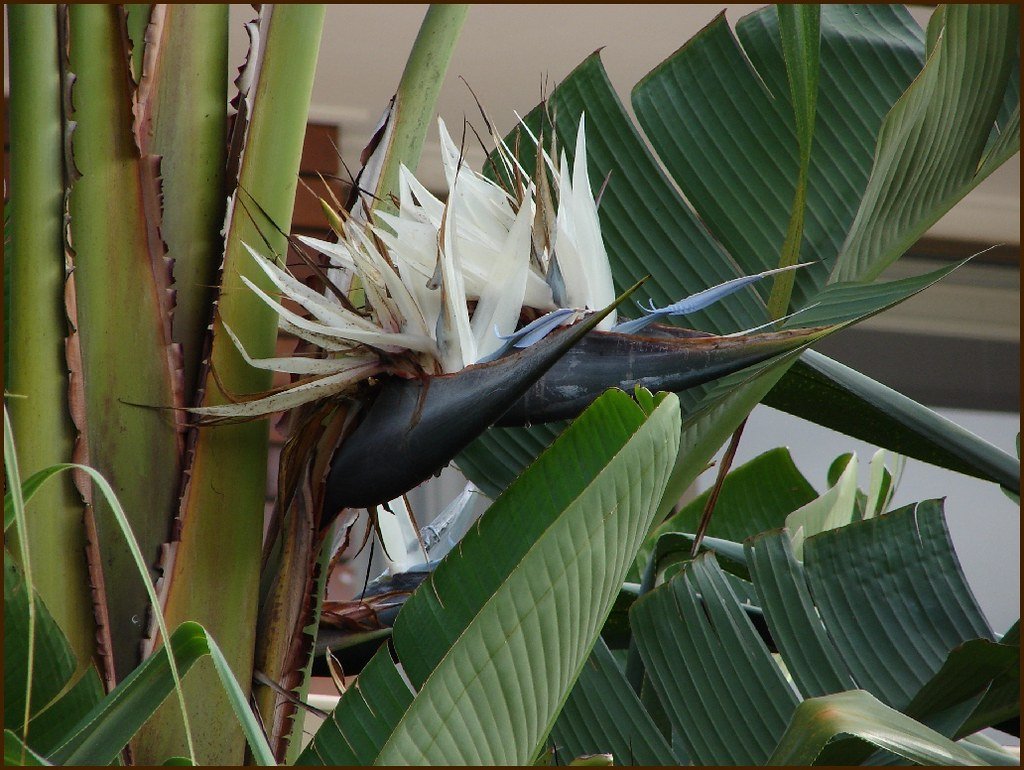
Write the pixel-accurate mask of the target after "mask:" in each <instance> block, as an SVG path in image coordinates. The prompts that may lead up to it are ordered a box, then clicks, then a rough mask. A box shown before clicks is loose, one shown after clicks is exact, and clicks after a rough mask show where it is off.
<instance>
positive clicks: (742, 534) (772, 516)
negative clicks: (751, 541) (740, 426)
mask: <svg viewBox="0 0 1024 770" xmlns="http://www.w3.org/2000/svg"><path fill="white" fill-rule="evenodd" d="M766 478H768V479H771V480H772V482H771V483H770V484H766V483H765V479H766ZM710 494H711V490H707V491H706V492H704V493H703V494H701V495H699V496H698V497H697V498H696V499H694V500H692V501H691V502H689V503H687V504H686V505H685V506H684V507H683V508H682V510H680V511H679V513H677V514H675V515H673V516H672V517H671V518H670V519H667V520H666V521H664V522H663V523H662V524H661V525H659V526H658V528H657V529H656V530H655V531H654V532H653V533H652V534H651V536H650V537H649V538H648V539H647V542H646V543H645V544H644V547H643V548H641V550H640V554H639V555H638V556H637V563H638V564H641V563H642V562H641V559H643V557H644V555H645V554H647V553H650V551H651V546H652V544H653V542H654V541H655V540H656V539H657V538H658V537H659V536H661V535H662V534H664V533H666V532H696V531H697V525H698V524H699V523H700V518H701V514H702V513H703V512H704V506H705V505H706V504H707V499H708V496H709V495H710ZM817 494H818V493H817V492H816V491H815V490H814V487H812V486H811V484H810V482H808V481H807V479H806V478H804V475H803V474H802V473H800V470H799V469H798V468H797V467H796V465H795V464H794V463H793V458H792V456H791V455H790V453H789V450H788V449H786V448H785V447H779V448H778V449H771V450H769V451H767V452H765V453H764V454H761V455H758V456H757V457H755V458H754V459H753V460H750V461H749V462H746V463H744V464H743V465H741V466H739V467H738V468H736V469H735V470H733V471H732V472H730V473H729V475H728V476H726V477H725V482H724V483H723V484H722V489H721V492H720V493H719V496H718V500H717V501H716V502H715V511H714V515H713V516H712V517H711V523H710V524H709V525H708V529H707V534H708V535H709V536H711V537H717V538H721V539H723V540H732V541H734V542H737V543H739V542H742V541H743V540H745V539H746V538H748V537H751V536H752V535H756V534H757V533H759V532H764V531H765V530H769V529H775V528H777V527H781V526H783V525H784V524H785V521H786V516H787V515H789V514H790V513H792V512H793V511H795V510H796V509H797V508H799V507H800V506H802V505H804V504H806V503H809V502H810V501H811V500H813V499H815V498H816V497H817Z"/></svg>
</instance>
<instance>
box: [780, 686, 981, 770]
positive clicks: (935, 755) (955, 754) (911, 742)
mask: <svg viewBox="0 0 1024 770" xmlns="http://www.w3.org/2000/svg"><path fill="white" fill-rule="evenodd" d="M837 735H852V736H856V737H858V738H861V739H863V740H866V741H869V742H871V743H872V744H874V745H875V746H877V747H879V748H882V749H886V750H888V751H891V752H892V753H894V754H898V755H899V756H901V757H904V758H906V759H909V760H911V761H912V762H915V763H917V764H920V765H968V766H975V765H979V764H984V763H982V762H980V761H979V759H978V757H977V756H975V755H974V754H972V753H971V752H969V751H967V750H966V749H964V748H963V747H961V746H958V745H957V744H955V743H953V742H952V741H951V740H949V739H948V738H945V737H943V736H942V735H940V734H939V733H937V732H935V731H934V730H931V729H929V728H927V727H925V726H924V725H922V724H921V723H920V722H915V721H914V720H913V719H911V718H910V717H908V716H906V715H905V714H901V713H900V712H898V711H896V710H895V709H892V708H889V707H888V706H886V705H885V704H884V703H881V702H879V701H878V700H877V699H875V698H874V697H872V695H871V694H870V693H867V692H864V691H863V690H851V691H849V692H843V693H837V694H835V695H827V696H824V697H821V698H811V699H809V700H805V701H804V702H803V703H801V704H800V706H799V707H798V708H797V710H796V713H794V714H793V721H792V722H791V723H790V725H789V728H788V729H787V730H786V733H785V735H783V736H782V739H781V740H780V741H779V745H778V747H777V748H776V749H775V751H774V752H772V755H771V757H769V758H768V761H767V762H766V764H769V765H782V766H786V767H793V766H794V765H810V764H814V761H815V760H816V759H817V758H818V756H819V755H820V754H821V752H822V750H823V749H824V748H825V746H826V744H827V743H828V742H829V741H830V740H831V739H832V738H834V737H835V736H837Z"/></svg>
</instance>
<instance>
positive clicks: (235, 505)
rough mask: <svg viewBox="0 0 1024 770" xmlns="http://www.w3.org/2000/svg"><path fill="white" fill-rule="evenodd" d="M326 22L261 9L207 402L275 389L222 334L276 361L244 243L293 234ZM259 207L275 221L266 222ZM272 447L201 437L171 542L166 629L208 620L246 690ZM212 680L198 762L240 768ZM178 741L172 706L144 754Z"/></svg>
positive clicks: (273, 243)
mask: <svg viewBox="0 0 1024 770" xmlns="http://www.w3.org/2000/svg"><path fill="white" fill-rule="evenodd" d="M323 17H324V8H323V6H320V5H296V6H264V8H263V11H262V16H261V22H260V46H261V47H262V49H261V50H260V51H256V52H254V53H253V54H251V56H255V57H256V60H257V61H258V62H259V63H260V66H259V68H258V70H257V71H256V73H255V81H254V83H253V85H252V88H251V91H250V92H249V93H248V94H247V95H246V94H243V96H242V102H243V103H242V104H241V106H240V116H241V115H242V112H241V110H244V115H245V117H247V118H248V123H247V125H246V126H244V127H243V128H244V129H245V136H244V150H243V151H242V153H241V156H240V158H239V161H238V162H239V176H238V186H237V190H236V192H235V195H234V198H233V200H232V202H231V203H230V204H229V212H228V221H227V230H226V231H227V240H226V246H225V255H224V265H223V270H222V276H223V277H222V285H221V292H220V300H219V304H218V312H217V315H216V317H215V319H214V326H213V343H212V354H211V369H212V370H211V371H208V372H207V373H206V375H205V381H204V391H203V398H202V404H203V405H212V404H216V403H225V402H226V401H227V400H228V394H225V393H224V392H223V391H222V390H221V387H223V388H225V389H226V390H227V391H229V393H230V394H244V393H252V392H255V391H262V390H266V389H267V388H268V387H269V385H270V373H269V372H266V371H260V370H256V369H253V368H252V367H250V366H249V365H248V364H246V363H245V361H244V360H243V359H242V357H241V356H240V355H239V353H238V351H237V350H236V349H235V346H234V344H233V343H232V342H231V339H230V338H229V337H228V336H227V334H225V333H224V331H223V329H224V325H225V324H227V325H228V326H230V327H231V328H232V329H233V330H235V331H236V332H237V333H238V335H239V337H240V338H241V340H242V343H243V345H244V347H245V348H246V350H248V351H249V352H250V354H252V355H254V356H257V357H266V356H268V355H271V354H272V351H273V349H274V341H275V339H276V322H275V321H276V319H275V315H274V313H273V312H271V311H270V309H269V308H267V307H266V306H265V305H264V304H263V303H262V302H261V301H260V300H259V298H258V297H256V295H255V294H254V293H253V292H251V291H249V290H248V289H247V288H246V287H245V286H244V285H243V284H242V282H241V276H243V275H244V276H246V277H248V278H249V279H250V280H252V281H253V282H255V283H256V284H257V285H259V286H261V287H262V288H264V289H265V290H267V291H272V287H270V286H268V285H267V284H268V282H267V278H266V275H265V274H263V273H262V271H260V270H259V268H258V267H257V266H256V265H255V264H254V263H253V261H252V258H251V257H250V256H249V255H248V253H247V252H246V251H245V249H244V247H243V245H242V244H243V243H248V244H250V245H253V246H254V247H257V246H264V247H265V248H266V249H267V250H268V251H273V252H275V253H277V254H281V255H283V254H284V252H285V248H286V241H285V237H284V236H283V235H281V234H279V233H278V232H277V227H280V228H281V229H282V230H284V231H287V229H288V227H289V224H290V222H291V214H292V207H293V205H294V200H295V189H296V185H297V180H298V170H299V159H300V157H301V153H302V144H303V139H304V137H305V129H306V116H307V113H308V110H309V99H310V94H311V92H312V84H313V74H314V72H315V69H316V59H317V53H318V49H319V40H320V33H321V29H322V26H323ZM254 202H255V203H254ZM261 210H262V211H265V212H266V213H267V215H268V216H270V217H271V218H272V219H273V220H274V224H270V223H268V222H266V221H262V218H261V214H260V211H261ZM275 225H276V227H275ZM264 239H266V240H265V241H264ZM215 375H216V376H215ZM267 444H268V425H267V423H266V422H254V423H248V424H243V425H232V426H223V427H217V428H210V429H202V430H199V431H198V433H197V434H196V436H195V440H194V445H193V456H192V464H191V468H190V474H189V478H188V483H187V485H186V488H185V492H184V495H183V498H182V500H181V507H180V514H179V515H180V533H181V534H180V540H179V541H178V542H177V543H176V544H174V545H173V546H172V548H173V550H174V551H175V552H176V553H175V556H174V559H173V562H172V563H171V564H168V565H165V574H164V579H165V580H166V581H167V588H166V590H167V594H166V595H167V598H166V603H165V612H166V614H167V622H168V624H169V625H177V624H178V623H181V622H183V621H184V620H196V621H199V622H200V623H202V624H203V625H204V626H205V627H206V628H207V629H208V630H209V631H210V633H211V635H212V636H213V637H214V638H215V639H216V640H217V643H218V644H219V645H220V647H221V649H222V650H223V652H224V655H225V657H226V658H227V660H228V662H229V663H230V664H231V667H232V669H233V670H234V673H235V676H236V677H237V678H238V681H239V682H241V683H242V684H243V687H247V686H248V684H249V682H250V681H251V678H252V664H253V650H254V646H255V626H256V610H257V600H258V586H259V570H260V551H261V538H262V534H263V494H264V492H263V491H264V489H265V483H266V458H267ZM201 665H202V667H204V668H205V667H206V666H205V664H201ZM211 676H212V670H209V669H208V670H206V671H205V673H200V674H198V675H196V674H193V677H192V678H191V681H190V682H187V683H186V689H187V690H189V691H190V692H191V697H190V698H189V702H190V703H193V704H195V706H194V716H195V719H194V722H193V724H194V725H195V726H196V728H195V736H194V737H195V741H196V751H197V753H198V756H199V759H200V761H201V762H203V763H211V764H237V763H239V762H240V761H241V760H242V757H243V751H244V741H243V737H242V733H241V730H240V729H239V727H238V724H237V721H236V720H235V717H234V715H233V713H232V711H231V709H230V706H229V704H228V702H227V700H226V698H224V697H221V696H219V695H217V694H212V693H210V692H209V690H208V688H206V687H205V686H204V680H206V679H209V678H210V677H211ZM181 740H182V738H181V736H180V728H178V726H177V724H176V723H175V718H174V716H173V714H172V713H171V712H170V710H169V709H165V710H163V711H161V712H160V713H158V714H157V715H156V716H155V717H154V719H153V720H152V721H151V722H150V725H149V726H148V727H147V728H146V730H145V732H144V734H143V735H142V737H141V738H140V740H139V741H138V742H137V746H138V747H139V749H138V750H139V751H140V752H142V751H144V752H145V756H143V755H141V754H140V756H139V759H140V761H150V762H158V761H163V759H164V758H166V757H168V756H172V755H174V754H179V753H180V742H181Z"/></svg>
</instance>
